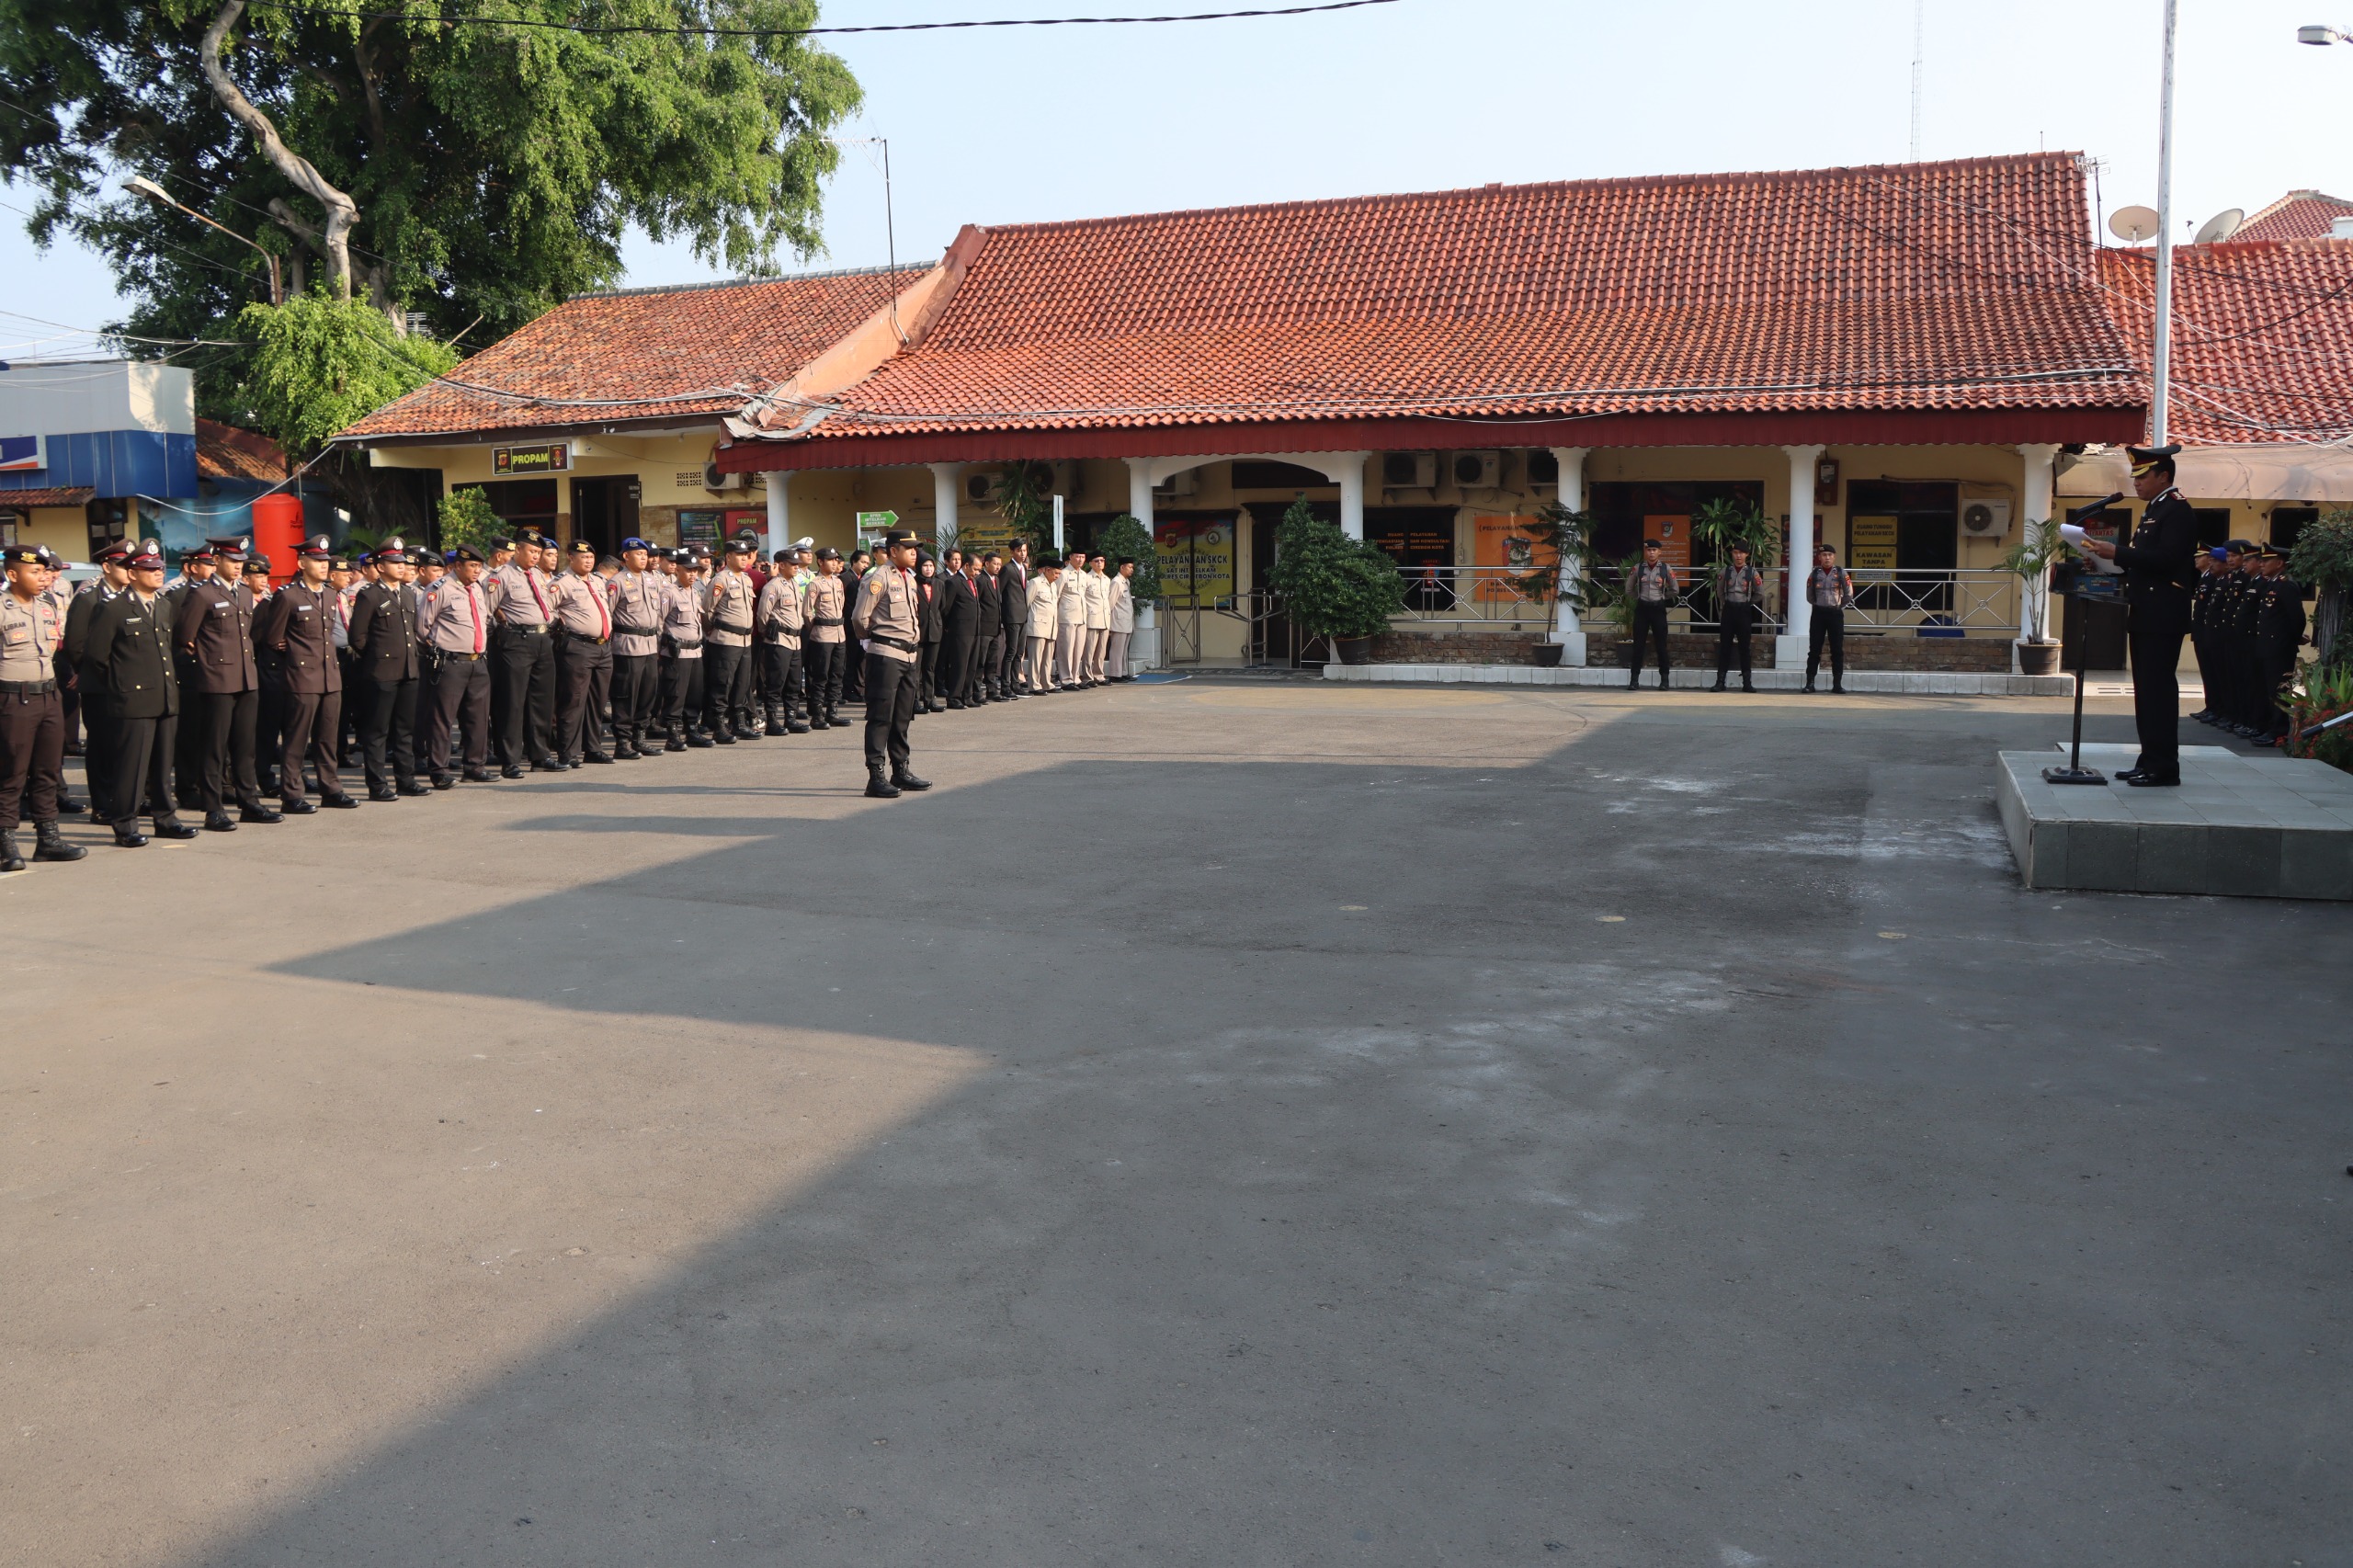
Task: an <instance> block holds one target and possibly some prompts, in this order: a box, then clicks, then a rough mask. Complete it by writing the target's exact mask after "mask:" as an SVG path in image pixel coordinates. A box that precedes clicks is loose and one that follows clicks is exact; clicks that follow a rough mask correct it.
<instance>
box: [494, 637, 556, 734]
mask: <svg viewBox="0 0 2353 1568" xmlns="http://www.w3.org/2000/svg"><path fill="white" fill-rule="evenodd" d="M491 659H492V661H493V662H492V664H491V666H490V729H491V733H492V735H493V736H494V737H495V741H496V744H497V748H498V762H499V766H500V767H529V766H530V765H531V764H533V763H535V762H542V761H545V760H546V758H547V756H548V740H549V736H550V734H551V733H552V732H553V731H554V729H555V640H554V639H553V638H551V637H550V636H549V635H548V634H547V633H546V632H544V631H518V630H517V629H515V628H513V627H502V628H501V629H500V630H499V632H498V641H497V642H496V643H494V645H493V646H492V648H491Z"/></svg>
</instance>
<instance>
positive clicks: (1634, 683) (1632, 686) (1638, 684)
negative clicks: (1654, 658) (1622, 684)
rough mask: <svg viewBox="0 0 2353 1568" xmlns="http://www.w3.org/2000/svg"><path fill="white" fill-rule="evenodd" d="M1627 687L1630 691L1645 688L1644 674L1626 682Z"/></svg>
mask: <svg viewBox="0 0 2353 1568" xmlns="http://www.w3.org/2000/svg"><path fill="white" fill-rule="evenodd" d="M1626 689H1627V690H1628V691H1640V690H1642V689H1643V677H1642V676H1635V677H1634V678H1633V679H1632V680H1630V681H1628V682H1627V683H1626Z"/></svg>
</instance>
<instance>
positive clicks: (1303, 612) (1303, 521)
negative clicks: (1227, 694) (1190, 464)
mask: <svg viewBox="0 0 2353 1568" xmlns="http://www.w3.org/2000/svg"><path fill="white" fill-rule="evenodd" d="M1267 586H1268V587H1269V588H1272V589H1273V590H1274V591H1275V592H1276V593H1278V594H1280V595H1281V596H1282V600H1283V613H1284V614H1285V615H1287V616H1288V617H1290V623H1291V625H1293V626H1294V627H1296V628H1298V630H1299V631H1300V633H1301V634H1302V636H1304V637H1308V638H1316V637H1323V638H1326V639H1328V640H1329V641H1330V642H1331V643H1332V649H1333V652H1334V653H1335V654H1336V655H1337V657H1338V658H1339V661H1340V663H1342V664H1344V665H1363V664H1370V662H1371V660H1372V640H1373V639H1374V638H1375V637H1377V636H1379V635H1380V634H1381V632H1382V631H1386V630H1387V629H1388V626H1389V618H1390V617H1391V616H1392V615H1394V614H1396V613H1397V611H1398V610H1399V609H1400V608H1403V607H1404V603H1405V580H1404V577H1402V576H1400V575H1399V574H1398V572H1397V563H1396V562H1394V561H1392V560H1391V559H1390V558H1389V556H1388V554H1387V552H1385V551H1382V550H1381V549H1380V548H1379V547H1378V546H1375V545H1370V544H1367V543H1365V542H1364V540H1356V539H1350V538H1348V536H1347V535H1346V534H1344V533H1342V532H1341V531H1340V529H1339V527H1338V525H1336V524H1334V523H1327V522H1325V521H1324V519H1323V518H1321V517H1317V516H1316V515H1315V514H1314V512H1313V510H1311V509H1310V508H1309V506H1308V505H1307V503H1306V502H1305V501H1295V502H1293V503H1292V504H1291V506H1290V510H1289V511H1287V512H1285V513H1284V514H1283V520H1282V524H1281V526H1280V527H1279V528H1278V529H1277V530H1276V534H1275V563H1274V565H1273V566H1272V567H1270V568H1268V570H1267Z"/></svg>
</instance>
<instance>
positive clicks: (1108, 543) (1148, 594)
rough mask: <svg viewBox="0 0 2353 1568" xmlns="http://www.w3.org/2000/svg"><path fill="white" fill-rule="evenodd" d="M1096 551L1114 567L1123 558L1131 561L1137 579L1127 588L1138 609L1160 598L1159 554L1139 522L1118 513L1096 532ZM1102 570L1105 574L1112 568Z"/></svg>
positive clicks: (1137, 519)
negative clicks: (1128, 558)
mask: <svg viewBox="0 0 2353 1568" xmlns="http://www.w3.org/2000/svg"><path fill="white" fill-rule="evenodd" d="M1095 548H1096V549H1097V550H1099V551H1102V552H1103V553H1104V554H1106V555H1108V556H1109V557H1110V558H1111V561H1112V563H1113V566H1116V565H1117V564H1118V562H1119V560H1120V557H1121V556H1123V555H1124V556H1130V557H1132V558H1133V559H1134V561H1135V563H1136V578H1135V581H1134V582H1132V583H1131V584H1129V585H1128V592H1129V593H1131V594H1132V595H1134V596H1135V601H1136V603H1137V604H1138V605H1139V606H1142V605H1148V604H1150V603H1152V602H1153V601H1154V600H1155V599H1157V598H1158V597H1160V551H1157V550H1154V548H1153V547H1152V535H1151V534H1150V533H1148V532H1147V531H1145V528H1144V526H1143V523H1142V519H1140V518H1136V517H1130V516H1128V514H1127V513H1125V512H1122V513H1120V515H1119V516H1118V517H1114V518H1112V519H1111V520H1110V521H1109V522H1108V523H1105V524H1104V525H1103V527H1102V528H1100V529H1098V530H1097V533H1096V535H1095ZM1104 570H1105V571H1107V572H1108V571H1110V570H1112V567H1110V566H1107V567H1105V568H1104Z"/></svg>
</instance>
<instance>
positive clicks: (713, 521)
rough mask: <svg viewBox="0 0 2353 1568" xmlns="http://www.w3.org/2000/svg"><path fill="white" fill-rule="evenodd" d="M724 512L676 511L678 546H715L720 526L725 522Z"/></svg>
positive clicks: (680, 509)
mask: <svg viewBox="0 0 2353 1568" xmlns="http://www.w3.org/2000/svg"><path fill="white" fill-rule="evenodd" d="M726 520H727V514H726V513H724V512H703V511H689V510H688V509H686V508H684V507H681V508H679V511H678V542H679V543H680V544H717V543H718V542H719V529H720V526H721V525H722V524H723V523H724V522H726Z"/></svg>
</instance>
